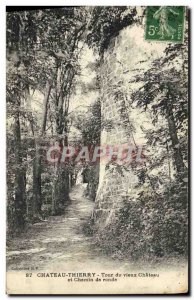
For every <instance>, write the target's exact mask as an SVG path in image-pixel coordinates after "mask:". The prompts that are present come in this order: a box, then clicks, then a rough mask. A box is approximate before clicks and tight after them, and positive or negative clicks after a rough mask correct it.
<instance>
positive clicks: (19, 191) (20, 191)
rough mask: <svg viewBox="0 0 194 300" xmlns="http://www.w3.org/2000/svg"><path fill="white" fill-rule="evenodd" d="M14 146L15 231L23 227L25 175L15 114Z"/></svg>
mask: <svg viewBox="0 0 194 300" xmlns="http://www.w3.org/2000/svg"><path fill="white" fill-rule="evenodd" d="M14 119H15V120H14V121H15V124H14V144H15V162H16V170H15V225H16V229H17V230H19V231H20V230H22V229H24V227H25V215H26V195H25V173H24V169H23V167H22V147H21V132H20V116H19V112H16V114H15V116H14Z"/></svg>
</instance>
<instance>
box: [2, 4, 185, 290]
mask: <svg viewBox="0 0 194 300" xmlns="http://www.w3.org/2000/svg"><path fill="white" fill-rule="evenodd" d="M6 14H7V19H6V31H7V40H6V42H7V44H6V47H7V50H6V51H7V64H6V70H7V81H6V87H7V290H6V292H7V294H10V295H14V294H46V295H50V294H66V295H67V294H78V295H83V294H91V295H96V294H108V295H111V294H118V295H123V294H181V293H182V294H183V293H188V281H189V279H188V252H189V250H188V249H189V248H188V243H189V241H188V206H189V200H188V107H189V101H188V94H189V91H188V86H189V79H188V73H189V72H188V67H189V62H188V52H189V51H188V47H189V10H188V8H186V7H184V6H147V7H145V6H144V7H134V6H133V7H132V6H128V7H126V6H109V7H108V6H91V7H89V6H76V7H72V6H67V7H50V8H49V7H35V6H34V7H22V6H18V7H7V13H6Z"/></svg>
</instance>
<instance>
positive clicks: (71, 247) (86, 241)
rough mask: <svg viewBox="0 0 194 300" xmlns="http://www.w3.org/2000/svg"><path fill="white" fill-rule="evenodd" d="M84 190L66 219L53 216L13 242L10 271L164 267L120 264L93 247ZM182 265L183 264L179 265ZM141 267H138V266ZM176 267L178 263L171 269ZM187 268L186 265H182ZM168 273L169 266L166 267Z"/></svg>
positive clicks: (79, 189) (75, 194) (76, 196)
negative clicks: (85, 227) (88, 233)
mask: <svg viewBox="0 0 194 300" xmlns="http://www.w3.org/2000/svg"><path fill="white" fill-rule="evenodd" d="M83 192H84V190H83V187H80V186H77V187H76V188H74V189H73V191H72V192H71V193H70V198H71V204H70V205H69V206H68V207H67V210H66V213H65V215H62V216H51V217H49V218H48V220H47V221H45V222H40V223H36V224H34V225H32V226H31V227H30V228H29V229H28V230H27V232H26V233H24V234H23V235H22V236H20V237H19V238H15V239H13V240H12V241H11V243H10V245H9V247H8V251H7V265H8V269H9V270H25V269H26V270H28V269H29V268H34V270H46V271H51V272H52V271H53V272H56V271H57V272H60V271H64V270H68V271H76V272H77V271H83V270H85V271H86V270H90V271H91V270H95V271H97V270H106V271H113V270H116V271H117V272H119V271H120V272H125V271H129V270H130V271H132V270H136V269H138V268H142V267H143V269H145V270H146V271H148V270H149V269H150V268H151V269H152V271H153V270H154V269H155V270H157V268H158V266H159V265H160V268H161V267H162V264H161V262H158V263H159V265H158V264H154V266H153V265H152V266H151V265H150V264H147V265H145V262H144V263H143V265H142V264H141V262H139V263H138V264H137V262H132V261H129V260H126V261H120V260H116V259H113V258H111V257H110V256H106V255H104V254H103V253H102V252H101V251H100V249H99V248H98V247H97V246H95V245H94V242H93V239H92V237H87V236H86V235H84V234H83V231H82V226H83V223H86V222H87V220H88V218H89V217H90V215H91V213H92V210H93V206H94V202H92V201H91V200H89V199H87V198H86V197H84V196H83ZM178 264H179V265H180V262H179V263H178ZM138 265H139V266H138ZM172 265H174V266H176V261H173V262H171V263H170V264H169V265H168V267H169V268H171V267H172ZM183 265H184V264H183ZM165 269H166V266H165Z"/></svg>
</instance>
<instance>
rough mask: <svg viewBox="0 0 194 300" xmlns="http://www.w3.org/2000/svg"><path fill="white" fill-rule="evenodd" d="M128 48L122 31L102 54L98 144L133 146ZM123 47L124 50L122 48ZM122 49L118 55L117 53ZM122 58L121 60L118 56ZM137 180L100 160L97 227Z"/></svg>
mask: <svg viewBox="0 0 194 300" xmlns="http://www.w3.org/2000/svg"><path fill="white" fill-rule="evenodd" d="M127 47H129V38H128V36H127V34H126V30H124V34H123V33H122V32H120V34H119V36H117V37H116V38H114V39H112V41H111V45H110V46H109V48H108V50H107V51H106V52H105V53H104V57H103V61H102V65H101V68H100V77H101V116H102V133H101V145H103V146H104V145H105V146H115V145H124V144H126V143H127V144H130V145H131V146H135V145H134V140H133V136H132V132H131V124H130V117H129V109H130V108H129V107H128V100H127V93H126V82H125V79H124V78H125V74H124V72H125V70H126V69H127V65H128V64H129V61H128V59H129V58H128V56H127V55H125V56H124V55H123V56H122V52H123V51H124V52H125V51H126V53H127ZM125 48H126V49H125ZM120 50H121V52H120ZM121 56H122V57H121ZM135 181H136V176H135V175H134V174H133V171H132V169H131V167H130V166H129V165H128V166H127V167H126V168H123V167H122V166H121V167H119V166H116V165H115V163H105V161H104V160H102V159H101V161H100V180H99V187H98V191H97V197H96V201H95V209H94V220H95V224H96V226H97V227H98V228H99V229H100V228H102V229H103V228H104V227H105V226H107V225H108V224H109V223H110V222H111V220H112V218H115V215H116V213H117V211H118V210H119V209H120V208H121V207H122V205H123V201H124V199H125V198H126V196H128V195H129V194H130V192H131V190H132V187H133V186H134V184H135Z"/></svg>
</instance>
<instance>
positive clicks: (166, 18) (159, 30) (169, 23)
mask: <svg viewBox="0 0 194 300" xmlns="http://www.w3.org/2000/svg"><path fill="white" fill-rule="evenodd" d="M184 20H185V7H184V6H148V7H147V15H146V32H145V39H146V40H154V41H169V42H175V43H182V42H183V36H184Z"/></svg>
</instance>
